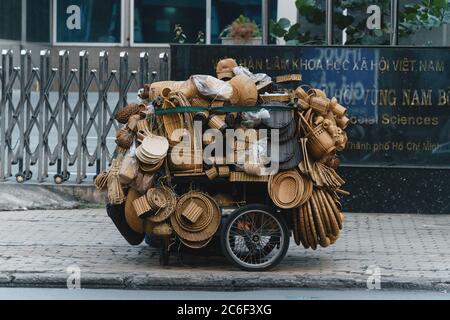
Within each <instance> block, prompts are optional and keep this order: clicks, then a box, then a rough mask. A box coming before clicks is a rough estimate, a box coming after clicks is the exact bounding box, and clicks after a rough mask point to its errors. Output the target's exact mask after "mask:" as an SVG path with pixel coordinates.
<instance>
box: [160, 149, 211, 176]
mask: <svg viewBox="0 0 450 320" xmlns="http://www.w3.org/2000/svg"><path fill="white" fill-rule="evenodd" d="M167 159H168V161H169V167H170V169H171V170H172V171H174V172H177V173H181V172H184V173H187V172H191V173H202V172H203V155H202V154H201V152H200V150H199V151H195V150H190V151H189V153H187V154H185V153H184V150H179V152H178V151H177V152H174V151H171V152H170V153H169V156H168V157H167Z"/></svg>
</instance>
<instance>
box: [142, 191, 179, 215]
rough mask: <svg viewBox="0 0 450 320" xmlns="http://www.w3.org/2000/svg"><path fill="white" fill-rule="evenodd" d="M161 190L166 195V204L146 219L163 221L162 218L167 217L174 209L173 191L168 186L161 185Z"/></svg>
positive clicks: (174, 195) (174, 197) (175, 199)
mask: <svg viewBox="0 0 450 320" xmlns="http://www.w3.org/2000/svg"><path fill="white" fill-rule="evenodd" d="M161 190H162V192H163V193H164V195H165V197H166V202H167V205H166V206H165V207H164V208H161V209H159V210H158V211H156V213H155V214H154V215H152V216H151V217H149V218H148V220H149V221H151V222H163V221H164V220H166V219H168V218H169V217H170V216H171V215H172V214H173V213H174V211H175V209H176V205H177V196H176V194H175V193H174V192H173V190H172V189H169V188H168V187H162V188H161Z"/></svg>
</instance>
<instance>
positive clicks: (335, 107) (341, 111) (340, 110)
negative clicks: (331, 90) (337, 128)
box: [330, 98, 347, 118]
mask: <svg viewBox="0 0 450 320" xmlns="http://www.w3.org/2000/svg"><path fill="white" fill-rule="evenodd" d="M330 110H331V111H333V113H334V114H335V115H336V116H337V117H339V118H342V117H343V116H345V115H346V114H347V109H346V108H345V107H343V106H341V105H340V104H339V103H338V101H337V99H336V98H332V99H331V102H330Z"/></svg>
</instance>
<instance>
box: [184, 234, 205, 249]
mask: <svg viewBox="0 0 450 320" xmlns="http://www.w3.org/2000/svg"><path fill="white" fill-rule="evenodd" d="M211 240H212V237H211V238H209V239H207V240H204V241H197V242H194V241H188V240H184V239H180V241H181V243H182V244H184V245H185V246H186V247H188V248H191V249H202V248H204V247H206V246H207V245H208V244H209V243H210V242H211Z"/></svg>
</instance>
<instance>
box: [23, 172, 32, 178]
mask: <svg viewBox="0 0 450 320" xmlns="http://www.w3.org/2000/svg"><path fill="white" fill-rule="evenodd" d="M23 174H24V176H25V179H26V180H31V179H32V178H33V171H31V170H26V171H24V173H23Z"/></svg>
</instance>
